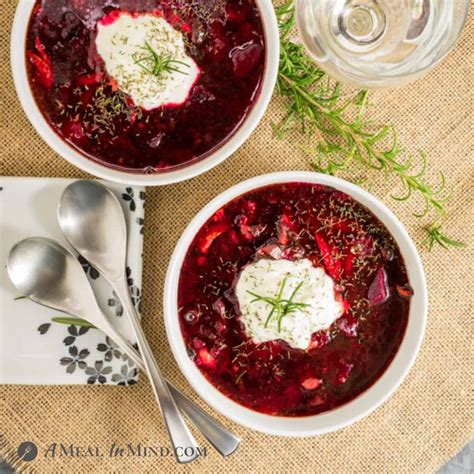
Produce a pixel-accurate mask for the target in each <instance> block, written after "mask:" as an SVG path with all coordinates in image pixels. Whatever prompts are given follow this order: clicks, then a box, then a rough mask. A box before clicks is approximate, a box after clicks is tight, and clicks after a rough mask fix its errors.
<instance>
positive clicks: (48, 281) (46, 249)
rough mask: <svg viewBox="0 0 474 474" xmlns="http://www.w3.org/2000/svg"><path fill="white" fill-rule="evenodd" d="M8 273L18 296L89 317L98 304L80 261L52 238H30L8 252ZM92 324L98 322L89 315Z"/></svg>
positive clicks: (98, 323) (95, 310) (82, 316)
mask: <svg viewBox="0 0 474 474" xmlns="http://www.w3.org/2000/svg"><path fill="white" fill-rule="evenodd" d="M7 270H8V275H9V277H10V279H11V281H12V282H13V284H14V285H15V286H16V287H17V288H18V290H19V291H20V292H21V293H22V295H24V296H27V297H28V298H30V299H32V300H33V301H35V302H37V303H40V304H42V305H43V306H48V307H50V308H53V309H56V310H59V311H63V312H65V313H68V314H73V315H75V316H79V317H81V318H83V319H85V318H87V319H89V320H90V319H91V318H93V316H92V315H94V314H95V313H96V312H97V310H98V307H97V305H96V304H95V297H94V294H93V292H92V289H91V287H90V285H89V282H88V280H87V278H86V277H85V274H84V270H83V269H82V266H81V264H80V263H79V262H78V261H77V260H76V259H75V258H74V257H73V255H71V254H70V253H69V252H68V251H67V250H66V249H64V248H63V247H62V246H61V245H59V244H58V243H57V242H56V241H54V240H51V239H46V238H42V237H33V238H29V239H25V240H22V241H21V242H18V243H17V244H16V245H15V246H14V247H13V248H12V250H11V251H10V255H9V257H8V262H7ZM93 319H94V321H90V322H91V323H92V324H95V325H100V322H99V321H97V320H96V318H93Z"/></svg>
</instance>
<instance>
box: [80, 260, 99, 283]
mask: <svg viewBox="0 0 474 474" xmlns="http://www.w3.org/2000/svg"><path fill="white" fill-rule="evenodd" d="M77 259H78V260H79V262H80V264H81V265H82V268H83V269H84V271H85V272H86V274H87V275H88V276H89V277H90V278H92V279H93V280H97V278H99V276H100V273H99V272H98V271H97V270H96V269H95V268H94V267H93V266H92V265H91V264H90V263H89V262H88V261H87V260H86V259H85V258H84V257H83V256H82V255H79V256H78V257H77Z"/></svg>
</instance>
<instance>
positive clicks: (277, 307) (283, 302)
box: [247, 277, 309, 332]
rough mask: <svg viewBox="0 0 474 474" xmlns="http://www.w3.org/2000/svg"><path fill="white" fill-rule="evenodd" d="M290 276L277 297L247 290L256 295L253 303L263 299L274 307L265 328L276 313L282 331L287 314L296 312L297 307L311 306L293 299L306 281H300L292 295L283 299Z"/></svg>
mask: <svg viewBox="0 0 474 474" xmlns="http://www.w3.org/2000/svg"><path fill="white" fill-rule="evenodd" d="M287 280H288V278H287V277H285V278H283V280H282V281H281V283H280V287H279V289H278V291H277V294H276V296H275V297H271V296H261V295H258V294H257V293H254V292H253V291H249V290H247V293H249V294H250V295H252V296H254V297H255V298H254V299H253V300H252V301H251V303H255V302H256V301H263V302H265V303H267V304H268V305H270V306H271V307H272V309H271V310H270V313H269V314H268V316H267V319H266V321H265V328H267V327H268V324H269V323H270V321H271V319H272V316H273V315H274V314H275V313H276V318H277V324H278V332H281V325H282V321H283V318H284V317H285V316H287V315H288V314H290V313H293V312H295V311H296V310H297V309H303V308H306V307H307V306H309V305H308V304H306V303H296V302H295V301H293V299H294V298H295V296H296V293H298V291H299V290H300V288H301V286H302V285H303V283H304V282H300V283H299V284H298V285H297V286H296V288H295V289H294V290H293V292H292V293H291V296H290V298H289V299H283V298H282V296H283V290H284V289H285V285H286V282H287Z"/></svg>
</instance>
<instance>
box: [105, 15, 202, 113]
mask: <svg viewBox="0 0 474 474" xmlns="http://www.w3.org/2000/svg"><path fill="white" fill-rule="evenodd" d="M147 44H148V45H149V46H150V47H151V48H152V49H153V51H155V52H156V53H157V54H158V55H159V57H160V58H168V59H172V60H173V63H170V66H171V67H172V68H173V69H175V70H164V71H163V72H162V73H160V74H159V75H154V74H150V73H149V72H147V71H146V70H145V69H144V68H143V67H141V66H140V64H141V65H142V66H145V67H146V68H148V69H150V68H152V67H153V62H152V61H151V60H147V59H146V58H147V57H150V55H151V54H150V51H149V50H147V46H146V45H147ZM96 46H97V51H98V53H99V54H100V56H101V57H102V59H103V60H104V62H105V67H106V69H107V73H108V74H109V75H110V76H111V77H113V78H114V79H115V80H116V81H117V84H118V87H119V88H120V90H121V91H123V92H125V93H126V94H128V95H130V97H131V98H132V99H133V102H134V103H135V105H138V106H140V107H142V108H144V109H145V110H151V109H154V108H156V107H160V106H162V105H167V104H176V105H177V104H181V103H183V102H185V101H186V99H187V97H188V95H189V92H190V90H191V88H192V86H193V85H194V83H195V82H196V80H197V78H198V77H199V74H200V70H199V67H198V66H197V64H196V63H195V62H194V60H193V59H192V58H191V57H189V56H188V55H187V54H186V49H185V46H184V41H183V36H182V34H181V33H180V32H179V31H176V30H175V29H174V28H173V27H172V26H171V25H170V24H169V23H168V22H167V21H166V20H165V19H164V18H161V17H158V16H155V15H149V14H144V15H139V16H131V15H129V14H128V13H121V14H120V15H118V16H117V18H115V19H114V20H113V21H112V22H99V24H98V25H97V38H96Z"/></svg>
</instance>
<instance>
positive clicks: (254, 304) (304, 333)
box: [236, 259, 343, 349]
mask: <svg viewBox="0 0 474 474" xmlns="http://www.w3.org/2000/svg"><path fill="white" fill-rule="evenodd" d="M283 283H284V284H283ZM282 286H283V292H282V295H281V299H283V300H290V298H291V295H292V294H293V292H294V291H295V289H296V288H298V286H299V289H298V291H297V292H296V293H295V294H294V297H293V299H292V301H293V302H294V303H297V308H295V309H294V311H291V312H289V313H288V314H286V315H285V316H283V317H282V318H281V327H280V331H279V330H278V329H279V328H278V319H279V318H278V314H277V311H274V313H273V315H272V317H271V318H270V319H269V320H268V323H267V319H268V316H269V314H270V311H271V310H272V305H270V304H269V303H268V302H265V301H262V300H260V299H258V300H257V301H255V300H256V297H255V294H256V295H259V296H261V297H270V298H272V299H275V298H277V296H278V291H279V289H280V288H281V287H282ZM252 293H253V294H252ZM236 295H237V299H238V302H239V306H240V312H241V321H242V323H243V324H244V326H245V330H246V332H247V334H248V335H249V336H250V337H251V338H252V339H253V340H254V341H255V342H265V341H271V340H274V339H282V340H284V341H286V342H287V343H288V344H289V345H290V346H291V347H294V348H298V349H307V348H308V346H309V343H310V341H311V335H312V334H313V333H314V332H316V331H319V330H321V329H327V328H329V326H330V325H331V324H332V323H333V322H334V321H335V320H336V319H337V318H338V317H339V316H341V314H342V313H343V306H342V304H341V303H340V302H339V301H336V299H335V294H334V283H333V281H332V279H331V277H329V276H328V275H327V274H326V272H325V271H324V269H323V268H322V267H319V268H316V267H314V266H313V264H312V263H311V262H310V261H309V260H308V259H301V260H296V261H289V260H283V259H281V260H270V259H260V260H257V261H256V262H254V263H251V264H249V265H247V266H246V267H245V268H244V269H243V270H242V273H241V274H240V277H239V280H238V282H237V286H236Z"/></svg>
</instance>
